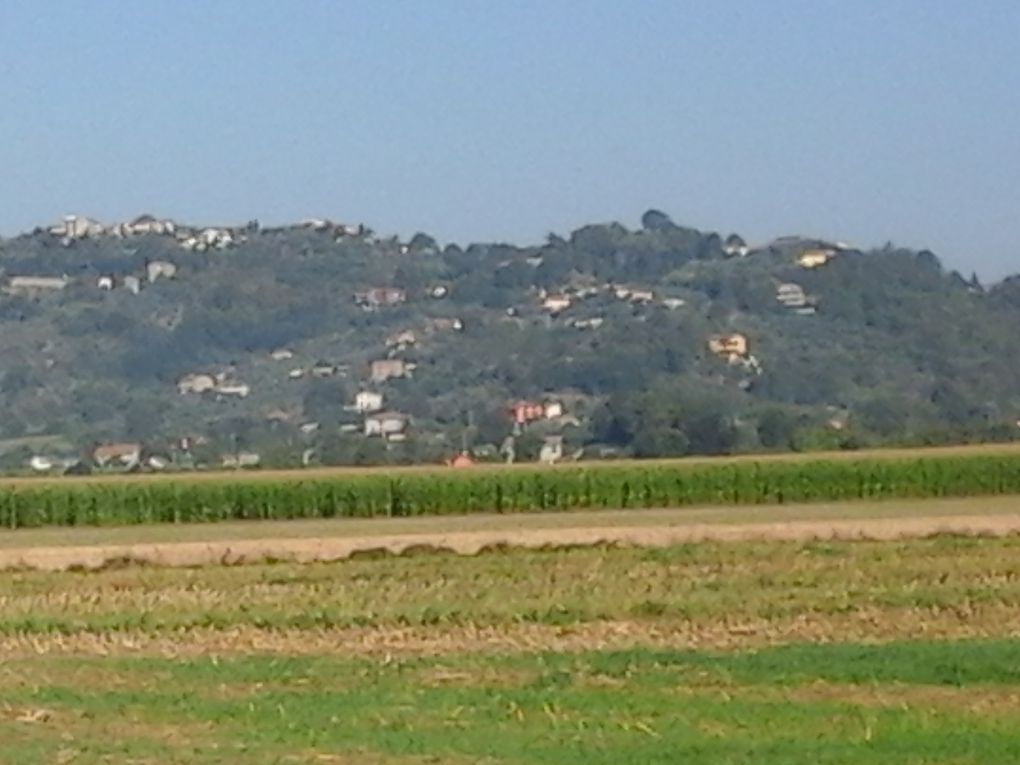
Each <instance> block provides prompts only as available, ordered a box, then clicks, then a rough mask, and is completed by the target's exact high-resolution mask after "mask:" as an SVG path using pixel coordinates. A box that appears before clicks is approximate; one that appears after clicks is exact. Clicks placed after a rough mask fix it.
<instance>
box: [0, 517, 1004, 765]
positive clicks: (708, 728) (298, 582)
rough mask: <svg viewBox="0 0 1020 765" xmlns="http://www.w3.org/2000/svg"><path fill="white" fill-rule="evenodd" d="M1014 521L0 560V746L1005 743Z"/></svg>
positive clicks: (141, 752) (846, 756)
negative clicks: (977, 529) (133, 559)
mask: <svg viewBox="0 0 1020 765" xmlns="http://www.w3.org/2000/svg"><path fill="white" fill-rule="evenodd" d="M1018 561H1020V538H1018V537H1015V536H1008V537H1003V538H972V537H960V536H949V535H939V536H935V537H931V538H927V539H912V540H902V541H884V542H873V541H842V540H831V539H830V540H824V541H761V540H758V541H748V542H711V541H706V542H701V543H698V544H687V545H675V546H670V547H664V548H659V549H641V548H614V549H606V548H600V547H591V548H571V549H547V550H536V551H524V550H504V551H492V552H489V553H486V554H483V555H478V556H471V557H463V556H456V555H450V554H445V553H422V554H416V555H405V556H401V557H392V556H374V555H373V556H367V557H366V556H361V557H356V558H354V559H351V560H347V561H343V562H338V563H313V564H304V565H299V564H291V563H276V564H255V565H245V566H228V567H222V566H221V567H203V568H189V569H167V568H161V567H137V566H128V567H126V568H120V567H116V566H112V567H108V568H106V569H104V570H101V571H95V572H76V573H75V572H72V573H66V572H65V573H49V572H42V571H21V572H9V573H7V574H4V575H3V576H4V579H3V582H4V585H3V591H2V597H0V651H2V652H3V655H4V656H5V666H4V672H3V673H2V675H0V697H2V698H3V700H4V701H3V704H2V705H0V741H3V742H4V743H3V745H2V746H3V747H4V749H3V754H4V758H3V761H4V762H9V763H14V764H15V765H21V763H36V762H58V761H59V762H76V763H79V762H80V763H99V762H107V763H108V762H113V763H127V762H160V763H166V762H180V763H185V762H189V763H190V762H197V763H215V762H223V761H230V762H238V763H275V762H295V763H323V762H326V763H328V762H335V763H355V762H357V763H363V762H367V763H424V762H454V763H456V762H512V763H572V762H577V763H581V762H586V763H587V762H596V763H600V762H605V763H609V762H614V763H615V762H624V763H630V762H632V763H649V762H652V763H654V762H662V763H665V762H676V761H677V760H676V758H677V756H679V755H680V754H682V755H683V757H684V759H685V760H692V761H705V762H709V761H711V762H743V761H747V760H748V759H754V760H755V761H758V762H763V763H781V762H791V761H803V760H804V759H806V758H809V757H810V758H812V759H815V760H817V761H819V762H848V761H853V762H864V763H893V762H903V761H909V762H917V763H935V762H939V763H941V762H969V763H970V762H973V763H978V762H980V763H984V762H988V763H1000V762H1005V761H1012V760H1015V759H1016V757H1017V755H1018V754H1020V735H1018V734H1017V732H1016V731H1017V730H1018V729H1020V712H1018V710H1020V704H1017V699H1018V697H1020V676H1018V675H1017V673H1016V667H1017V666H1018V664H1020V626H1018V624H1017V622H1016V618H1015V615H1016V613H1017V612H1018V610H1020V562H1018Z"/></svg>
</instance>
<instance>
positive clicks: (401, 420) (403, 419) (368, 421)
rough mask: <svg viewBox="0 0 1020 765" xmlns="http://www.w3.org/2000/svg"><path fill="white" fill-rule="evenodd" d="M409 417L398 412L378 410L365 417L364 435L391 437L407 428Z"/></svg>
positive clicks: (399, 434)
mask: <svg viewBox="0 0 1020 765" xmlns="http://www.w3.org/2000/svg"><path fill="white" fill-rule="evenodd" d="M408 422H409V419H408V416H407V415H406V414H401V413H400V412H379V413H378V414H371V415H369V416H368V417H366V418H365V435H366V436H380V437H382V438H386V439H393V438H395V437H397V436H402V435H403V434H404V432H405V431H406V430H407V425H408Z"/></svg>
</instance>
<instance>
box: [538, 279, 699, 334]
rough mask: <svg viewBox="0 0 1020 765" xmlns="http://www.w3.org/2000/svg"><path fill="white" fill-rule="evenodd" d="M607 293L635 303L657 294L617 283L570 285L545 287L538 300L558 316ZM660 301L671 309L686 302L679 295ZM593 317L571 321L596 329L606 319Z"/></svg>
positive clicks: (651, 300)
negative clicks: (556, 287) (561, 288)
mask: <svg viewBox="0 0 1020 765" xmlns="http://www.w3.org/2000/svg"><path fill="white" fill-rule="evenodd" d="M605 293H609V294H610V295H612V296H613V297H615V298H616V299H617V300H620V301H624V302H628V303H632V304H634V305H650V304H652V303H654V302H656V295H655V292H654V291H652V290H649V289H645V288H643V287H628V286H622V285H617V284H605V285H602V287H578V288H570V287H568V288H565V289H563V290H561V291H559V292H548V291H546V290H544V289H543V290H539V292H538V300H539V304H540V306H541V308H542V310H543V311H546V312H547V313H549V314H550V315H552V316H558V315H559V314H561V313H563V312H564V311H566V310H567V309H568V308H570V307H571V306H573V305H575V304H577V303H579V302H581V301H584V300H586V299H588V298H592V297H596V296H598V295H601V294H605ZM659 302H660V303H661V304H662V305H663V306H665V307H666V308H669V309H670V310H676V309H677V308H681V307H682V306H683V305H684V304H685V303H684V300H683V299H682V298H678V297H665V298H659ZM592 318H593V319H597V321H595V322H594V323H593V322H592V319H588V320H584V319H582V320H580V321H577V320H575V321H573V322H571V326H574V327H577V328H578V329H595V328H597V327H599V326H601V324H602V323H603V320H604V317H601V316H597V317H592Z"/></svg>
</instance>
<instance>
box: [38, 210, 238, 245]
mask: <svg viewBox="0 0 1020 765" xmlns="http://www.w3.org/2000/svg"><path fill="white" fill-rule="evenodd" d="M257 225H258V224H257V223H254V222H252V223H249V224H247V225H246V226H243V227H215V226H210V227H195V226H184V225H180V224H178V223H176V222H175V221H173V220H170V219H167V218H156V217H155V216H152V215H140V216H138V217H137V218H135V219H134V220H132V221H130V222H127V223H114V224H112V225H106V224H103V223H100V222H99V221H97V220H95V219H93V218H88V217H86V216H83V215H67V216H65V217H64V219H63V220H62V221H60V223H58V224H56V225H54V226H50V227H49V228H48V229H47V231H48V232H49V233H50V234H51V235H52V236H55V237H59V238H60V240H61V241H62V242H63V243H64V244H65V245H70V244H72V243H73V242H76V241H80V240H82V239H98V238H100V237H107V236H108V237H115V238H118V239H127V238H131V237H137V236H166V237H172V238H173V239H174V240H175V241H176V242H177V243H178V244H179V245H180V246H181V247H182V248H183V249H185V250H190V251H193V252H205V251H206V250H214V249H215V250H224V249H227V248H228V247H232V246H234V245H235V244H237V243H239V242H241V241H243V239H244V237H245V236H246V235H247V234H248V233H250V232H251V231H253V230H257Z"/></svg>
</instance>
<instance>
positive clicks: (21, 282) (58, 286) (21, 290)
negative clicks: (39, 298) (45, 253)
mask: <svg viewBox="0 0 1020 765" xmlns="http://www.w3.org/2000/svg"><path fill="white" fill-rule="evenodd" d="M69 281H70V280H69V279H68V278H67V277H66V276H12V277H11V278H10V281H8V283H7V291H8V292H10V293H14V294H32V293H38V292H53V291H56V290H62V289H64V288H65V287H67V285H68V283H69Z"/></svg>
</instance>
